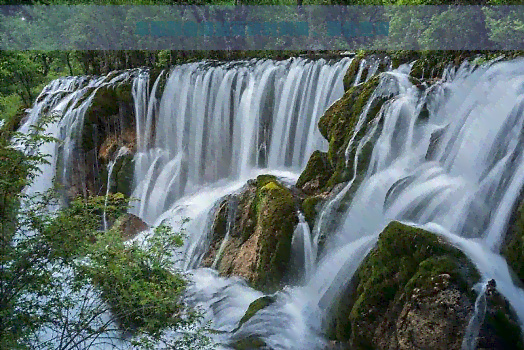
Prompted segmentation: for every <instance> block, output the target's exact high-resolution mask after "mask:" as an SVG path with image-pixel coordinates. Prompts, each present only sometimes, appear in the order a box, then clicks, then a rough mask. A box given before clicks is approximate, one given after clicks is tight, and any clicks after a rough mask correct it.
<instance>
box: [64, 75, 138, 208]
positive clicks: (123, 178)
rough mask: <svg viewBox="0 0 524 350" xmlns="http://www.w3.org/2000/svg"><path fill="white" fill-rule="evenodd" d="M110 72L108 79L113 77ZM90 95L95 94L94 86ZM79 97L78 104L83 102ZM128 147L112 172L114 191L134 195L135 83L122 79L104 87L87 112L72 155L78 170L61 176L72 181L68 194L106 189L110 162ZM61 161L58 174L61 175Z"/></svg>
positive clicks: (90, 193)
mask: <svg viewBox="0 0 524 350" xmlns="http://www.w3.org/2000/svg"><path fill="white" fill-rule="evenodd" d="M111 78H112V76H111V75H108V76H107V77H106V79H111ZM90 89H91V91H88V92H87V93H86V94H85V96H86V98H87V97H88V96H89V95H90V94H92V93H95V90H94V88H90ZM83 102H84V101H83V100H79V101H78V102H77V105H78V106H79V105H80V104H81V103H83ZM122 147H126V149H127V150H128V156H127V157H122V159H119V160H118V161H117V164H116V165H115V167H114V168H113V173H112V185H113V186H112V188H110V192H112V193H116V192H121V193H123V194H125V195H126V196H129V195H130V194H131V187H132V176H133V169H132V168H133V166H132V154H133V153H134V152H135V150H136V131H135V111H134V106H133V98H132V94H131V82H130V81H122V82H120V83H118V84H117V85H115V86H104V87H101V88H99V89H98V90H96V93H95V96H94V97H93V99H92V102H91V104H90V105H89V107H88V109H87V111H86V112H85V117H84V124H83V127H82V130H81V135H80V139H79V142H78V149H77V150H75V154H74V156H73V158H72V164H70V165H71V169H74V171H72V172H71V174H70V175H69V176H68V178H67V179H59V180H61V181H62V182H65V183H67V184H68V187H69V188H68V189H67V195H68V196H69V197H70V198H73V197H76V196H79V195H80V196H83V197H87V196H89V195H99V194H102V193H105V192H106V187H107V183H108V181H107V177H108V171H107V168H108V165H109V163H110V162H111V161H113V160H114V159H115V158H116V156H117V154H118V152H119V150H120V149H121V148H122ZM63 166H64V165H62V164H58V168H59V169H58V171H57V174H61V173H62V172H61V171H60V168H61V167H63Z"/></svg>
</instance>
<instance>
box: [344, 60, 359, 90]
mask: <svg viewBox="0 0 524 350" xmlns="http://www.w3.org/2000/svg"><path fill="white" fill-rule="evenodd" d="M363 59H364V57H363V55H357V56H355V57H354V58H353V60H352V61H351V64H350V65H349V67H348V70H347V71H346V74H345V75H344V90H346V91H347V90H349V89H350V88H351V87H352V86H353V84H354V83H355V78H356V76H357V73H358V69H359V67H360V63H361V62H362V60H363Z"/></svg>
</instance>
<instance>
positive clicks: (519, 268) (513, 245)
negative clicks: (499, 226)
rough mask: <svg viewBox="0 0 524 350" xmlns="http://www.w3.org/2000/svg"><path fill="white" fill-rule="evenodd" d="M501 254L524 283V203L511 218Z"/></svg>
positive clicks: (521, 202)
mask: <svg viewBox="0 0 524 350" xmlns="http://www.w3.org/2000/svg"><path fill="white" fill-rule="evenodd" d="M521 197H522V196H521ZM501 253H502V255H503V256H504V257H505V258H506V261H507V262H508V265H509V266H510V267H511V268H512V269H513V271H515V273H516V274H517V276H518V278H520V280H521V281H522V282H524V201H520V204H519V205H518V206H517V207H516V209H515V210H514V212H513V214H512V216H511V218H510V224H509V227H508V231H507V232H506V236H505V238H504V242H503V244H502V249H501Z"/></svg>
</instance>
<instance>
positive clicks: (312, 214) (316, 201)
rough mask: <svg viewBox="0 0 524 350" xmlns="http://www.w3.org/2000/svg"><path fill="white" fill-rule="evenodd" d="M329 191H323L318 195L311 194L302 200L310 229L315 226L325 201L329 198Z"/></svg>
mask: <svg viewBox="0 0 524 350" xmlns="http://www.w3.org/2000/svg"><path fill="white" fill-rule="evenodd" d="M328 196H329V193H327V192H326V193H321V194H318V195H313V196H309V197H307V198H306V199H304V200H303V201H302V212H303V213H304V218H305V219H306V221H307V223H308V224H309V227H310V229H313V227H314V226H315V221H316V219H317V217H318V214H319V213H320V210H321V208H322V205H323V203H325V201H326V200H327V198H328Z"/></svg>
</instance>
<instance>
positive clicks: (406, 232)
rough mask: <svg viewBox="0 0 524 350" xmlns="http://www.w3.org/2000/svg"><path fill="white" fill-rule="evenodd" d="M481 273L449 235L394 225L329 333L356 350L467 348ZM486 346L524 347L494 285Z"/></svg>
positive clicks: (483, 336)
mask: <svg viewBox="0 0 524 350" xmlns="http://www.w3.org/2000/svg"><path fill="white" fill-rule="evenodd" d="M479 279H480V275H479V273H478V271H477V270H476V268H475V266H474V265H473V264H472V263H471V262H470V261H469V260H468V259H467V257H466V256H465V255H464V254H463V253H462V252H461V251H459V250H458V249H457V248H455V247H453V246H452V245H450V244H449V243H447V242H446V241H445V240H444V239H442V238H441V237H438V236H436V235H434V234H432V233H429V232H426V231H424V230H421V229H416V228H412V227H408V226H405V225H403V224H400V223H397V222H393V223H391V224H389V225H388V226H387V227H386V228H385V229H384V231H383V232H382V233H381V234H380V237H379V240H378V243H377V247H376V248H375V249H373V251H372V252H371V253H370V254H369V255H368V257H366V259H365V260H364V262H363V263H362V264H361V266H360V267H359V269H358V270H357V273H356V274H355V276H354V278H353V280H352V281H350V282H349V287H348V289H347V290H346V292H345V293H344V294H343V295H342V296H341V298H340V301H339V303H338V306H335V308H334V309H335V311H333V314H334V320H335V321H334V323H333V324H331V325H330V327H331V330H330V332H331V333H329V332H328V334H330V336H331V337H332V338H333V339H336V340H338V341H348V342H349V344H350V346H351V349H355V350H359V349H379V350H382V349H388V350H393V349H395V350H397V349H398V350H400V349H402V350H404V349H405V350H411V349H413V350H415V349H435V350H439V349H442V350H444V349H446V350H448V349H457V350H458V349H461V348H462V341H463V337H464V334H465V331H466V329H467V326H468V324H469V321H470V319H471V316H472V315H473V312H474V308H475V301H476V295H475V293H474V292H473V290H472V287H473V286H474V285H475V284H476V283H477V282H478V281H479ZM486 296H487V310H488V311H487V313H486V319H485V321H484V323H483V325H482V327H481V330H480V334H479V337H478V344H479V348H485V349H492V350H495V349H500V350H502V349H522V348H523V347H522V339H521V337H522V335H521V332H520V328H519V327H518V324H517V323H516V317H515V314H514V311H513V310H512V309H511V307H510V305H509V304H508V303H507V301H506V300H505V299H504V298H503V297H501V296H500V294H499V293H498V292H497V291H496V283H494V282H490V284H489V285H488V287H487V292H486Z"/></svg>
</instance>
